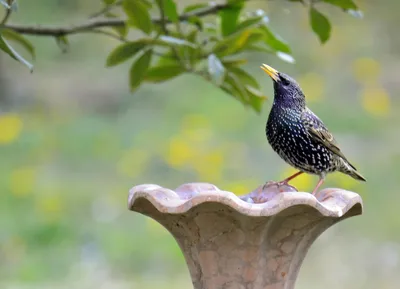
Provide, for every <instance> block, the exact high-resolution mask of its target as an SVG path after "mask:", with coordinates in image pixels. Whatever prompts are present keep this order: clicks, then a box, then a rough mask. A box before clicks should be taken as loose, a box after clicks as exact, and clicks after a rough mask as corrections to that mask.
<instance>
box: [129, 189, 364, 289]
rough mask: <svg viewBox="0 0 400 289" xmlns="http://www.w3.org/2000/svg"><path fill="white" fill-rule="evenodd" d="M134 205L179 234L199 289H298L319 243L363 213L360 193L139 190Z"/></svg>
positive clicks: (131, 203) (131, 197)
mask: <svg viewBox="0 0 400 289" xmlns="http://www.w3.org/2000/svg"><path fill="white" fill-rule="evenodd" d="M128 206H129V209H130V210H132V211H136V212H139V213H141V214H143V215H146V216H149V217H151V218H153V219H154V220H156V221H157V222H159V223H160V224H161V225H163V226H164V227H165V228H166V229H167V230H168V231H169V232H170V233H171V234H172V235H173V236H174V238H175V240H176V241H177V242H178V244H179V246H180V248H181V250H182V252H183V254H184V256H185V259H186V263H187V266H188V267H189V271H190V275H191V278H192V282H193V287H194V288H195V289H293V288H294V284H295V281H296V278H297V275H298V272H299V269H300V266H301V264H302V262H303V260H304V257H305V255H306V253H307V251H308V249H309V248H310V246H311V244H312V243H313V242H314V241H315V240H316V238H317V237H318V236H319V235H320V234H321V233H322V232H324V231H325V230H326V229H327V228H329V227H330V226H332V225H334V224H335V223H337V222H339V221H341V220H343V219H346V218H348V217H351V216H355V215H360V214H361V213H362V200H361V197H360V196H359V195H358V194H356V193H353V192H349V191H345V190H342V189H325V190H322V191H320V192H318V193H317V194H316V195H315V196H313V195H312V194H310V193H305V192H297V190H296V189H295V188H294V187H292V186H289V185H284V186H281V187H278V186H277V185H276V184H271V185H266V186H260V187H259V188H257V189H256V190H254V191H253V192H251V193H249V194H247V195H244V196H240V197H238V196H236V195H235V194H233V193H232V192H227V191H223V190H220V189H218V188H217V187H216V186H214V185H212V184H207V183H189V184H184V185H181V186H180V187H178V188H177V189H175V190H170V189H166V188H162V187H160V186H158V185H152V184H146V185H139V186H135V187H133V188H132V189H131V190H130V193H129V199H128Z"/></svg>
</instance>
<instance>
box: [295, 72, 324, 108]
mask: <svg viewBox="0 0 400 289" xmlns="http://www.w3.org/2000/svg"><path fill="white" fill-rule="evenodd" d="M299 84H300V86H301V87H302V89H303V91H304V93H305V95H306V98H307V101H319V100H321V99H322V98H323V96H324V92H325V79H324V78H323V77H322V76H321V75H319V74H317V73H313V72H312V73H307V74H305V75H303V76H301V77H300V78H299Z"/></svg>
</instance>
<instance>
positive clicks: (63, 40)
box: [56, 36, 69, 53]
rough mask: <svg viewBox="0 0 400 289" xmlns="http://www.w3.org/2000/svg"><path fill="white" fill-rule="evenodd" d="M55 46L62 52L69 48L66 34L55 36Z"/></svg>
mask: <svg viewBox="0 0 400 289" xmlns="http://www.w3.org/2000/svg"><path fill="white" fill-rule="evenodd" d="M56 42H57V46H58V47H59V48H60V49H61V51H62V53H66V52H67V51H68V49H69V41H68V38H67V37H66V36H57V37H56Z"/></svg>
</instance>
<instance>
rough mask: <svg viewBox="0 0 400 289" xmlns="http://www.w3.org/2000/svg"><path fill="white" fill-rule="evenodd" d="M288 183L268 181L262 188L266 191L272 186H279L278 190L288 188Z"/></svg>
mask: <svg viewBox="0 0 400 289" xmlns="http://www.w3.org/2000/svg"><path fill="white" fill-rule="evenodd" d="M287 185H288V183H287V182H285V181H283V182H274V181H268V182H266V183H265V184H264V186H263V187H262V189H263V190H265V189H266V188H267V187H271V186H277V187H278V188H280V187H282V186H287Z"/></svg>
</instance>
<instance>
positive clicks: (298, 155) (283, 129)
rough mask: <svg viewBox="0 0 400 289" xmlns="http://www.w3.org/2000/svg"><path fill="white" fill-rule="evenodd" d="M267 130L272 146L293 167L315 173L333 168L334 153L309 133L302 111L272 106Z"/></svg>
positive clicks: (319, 173) (318, 173)
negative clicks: (302, 118) (303, 120)
mask: <svg viewBox="0 0 400 289" xmlns="http://www.w3.org/2000/svg"><path fill="white" fill-rule="evenodd" d="M266 134H267V139H268V142H269V143H270V145H271V146H272V148H273V150H274V151H275V152H276V153H278V154H279V156H280V157H281V158H282V159H284V160H285V161H286V162H287V163H288V164H290V165H292V166H293V167H295V168H297V169H299V170H301V171H304V172H308V173H312V174H317V175H321V174H323V173H326V172H331V171H333V170H335V166H334V163H333V162H334V159H335V158H334V156H333V155H332V153H331V152H330V151H328V150H327V149H326V148H325V147H324V146H322V145H321V144H319V143H318V142H316V141H315V140H313V139H312V138H311V137H310V136H309V135H308V133H307V131H306V129H305V127H304V125H303V123H302V120H301V111H300V112H299V111H294V110H292V109H290V108H282V107H277V106H273V107H272V110H271V113H270V115H269V118H268V122H267V126H266Z"/></svg>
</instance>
